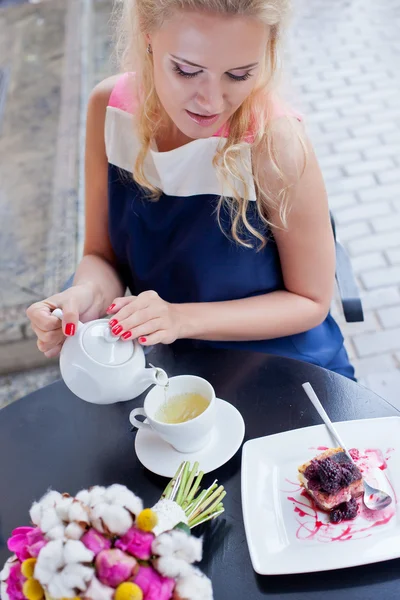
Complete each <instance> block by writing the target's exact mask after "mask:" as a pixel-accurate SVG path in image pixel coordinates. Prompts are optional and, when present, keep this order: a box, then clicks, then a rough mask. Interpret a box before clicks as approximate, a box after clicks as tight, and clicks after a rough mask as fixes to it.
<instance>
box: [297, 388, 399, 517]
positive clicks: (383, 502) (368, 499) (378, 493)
mask: <svg viewBox="0 0 400 600" xmlns="http://www.w3.org/2000/svg"><path fill="white" fill-rule="evenodd" d="M303 389H304V391H305V393H306V394H307V396H308V397H309V399H310V400H311V402H312V404H313V405H314V407H315V408H316V410H317V411H318V413H319V415H320V417H321V419H322V420H323V422H324V423H325V425H326V426H327V428H328V429H329V431H330V433H331V434H332V436H333V437H334V439H335V440H336V442H337V443H338V444H339V446H341V447H342V448H343V450H344V451H345V453H346V454H347V456H348V457H349V459H350V460H351V462H352V463H353V464H356V463H355V462H354V460H353V458H352V456H351V454H350V452H349V451H348V450H347V448H346V446H345V445H344V444H343V442H342V440H341V439H340V436H339V434H338V432H337V431H336V429H335V428H334V426H333V423H332V421H331V420H330V418H329V417H328V415H327V414H326V412H325V409H324V407H323V406H322V404H321V402H320V401H319V400H318V397H317V394H316V393H315V392H314V390H313V388H312V386H311V384H310V383H308V382H307V383H303ZM363 484H364V497H363V500H364V504H365V506H366V507H367V508H369V509H370V510H382V509H383V508H386V506H389V504H391V502H392V498H391V497H390V496H389V494H387V493H386V492H383V491H382V490H377V489H376V488H373V487H372V486H370V485H369V484H368V483H367V482H366V481H365V479H364V477H363Z"/></svg>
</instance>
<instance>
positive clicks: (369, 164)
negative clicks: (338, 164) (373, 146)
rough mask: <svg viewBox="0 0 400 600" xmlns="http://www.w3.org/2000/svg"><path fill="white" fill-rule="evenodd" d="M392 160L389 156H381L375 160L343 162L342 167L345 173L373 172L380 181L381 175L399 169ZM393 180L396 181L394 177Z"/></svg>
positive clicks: (383, 175)
mask: <svg viewBox="0 0 400 600" xmlns="http://www.w3.org/2000/svg"><path fill="white" fill-rule="evenodd" d="M394 167H395V163H394V160H393V159H391V158H381V159H376V160H360V161H358V162H353V163H351V164H344V165H343V169H344V171H345V173H346V174H347V175H361V174H363V173H374V174H376V175H377V177H378V180H380V181H381V179H380V178H381V177H385V176H387V175H388V174H389V173H393V172H396V173H397V172H398V171H399V170H400V169H396V168H394ZM394 181H397V179H395V180H394ZM381 183H391V181H389V182H386V181H383V180H382V181H381Z"/></svg>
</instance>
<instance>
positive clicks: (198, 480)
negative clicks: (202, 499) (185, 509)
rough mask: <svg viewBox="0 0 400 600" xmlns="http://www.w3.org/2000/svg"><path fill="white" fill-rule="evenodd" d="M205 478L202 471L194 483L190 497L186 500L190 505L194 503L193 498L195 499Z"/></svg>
mask: <svg viewBox="0 0 400 600" xmlns="http://www.w3.org/2000/svg"><path fill="white" fill-rule="evenodd" d="M203 477H204V473H203V471H200V473H199V474H198V475H197V477H196V481H195V482H194V485H193V487H192V489H191V490H190V493H189V495H188V496H187V498H186V502H187V504H188V505H189V504H190V503H191V502H192V500H193V498H194V497H195V494H196V492H197V490H198V488H199V486H200V483H201V480H202V479H203Z"/></svg>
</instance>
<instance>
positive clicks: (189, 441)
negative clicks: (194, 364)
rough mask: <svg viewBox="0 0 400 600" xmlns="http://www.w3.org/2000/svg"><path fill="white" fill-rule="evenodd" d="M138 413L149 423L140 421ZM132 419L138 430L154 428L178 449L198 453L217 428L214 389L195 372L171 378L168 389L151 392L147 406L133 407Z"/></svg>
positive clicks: (160, 388)
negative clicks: (215, 427) (215, 424)
mask: <svg viewBox="0 0 400 600" xmlns="http://www.w3.org/2000/svg"><path fill="white" fill-rule="evenodd" d="M138 415H142V416H144V417H146V418H147V421H148V422H147V423H144V422H143V421H139V420H138V419H137V418H136V417H137V416H138ZM129 420H130V422H131V424H132V425H133V426H134V427H137V428H138V429H144V428H145V429H149V428H150V429H152V430H153V431H154V432H155V433H157V434H158V435H159V436H160V437H161V438H162V439H163V440H165V441H166V442H168V443H169V444H171V446H173V447H174V448H175V449H176V450H178V452H198V451H199V450H202V449H203V448H204V447H205V446H206V445H207V444H208V442H209V441H210V438H211V434H212V430H213V427H214V423H215V392H214V389H213V387H212V385H211V384H210V383H209V382H208V381H206V380H205V379H202V378H201V377H196V376H194V375H179V376H177V377H171V378H170V379H169V381H168V386H167V387H166V388H165V389H164V388H162V387H154V388H153V389H152V390H151V391H150V392H149V393H148V394H147V396H146V399H145V401H144V406H143V407H141V408H135V409H134V410H132V412H131V413H130V415H129Z"/></svg>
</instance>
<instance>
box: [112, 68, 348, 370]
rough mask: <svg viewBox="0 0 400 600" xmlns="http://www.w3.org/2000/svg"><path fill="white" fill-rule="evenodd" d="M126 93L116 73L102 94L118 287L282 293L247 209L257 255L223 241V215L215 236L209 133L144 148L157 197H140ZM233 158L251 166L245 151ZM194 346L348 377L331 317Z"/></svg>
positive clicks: (164, 294)
mask: <svg viewBox="0 0 400 600" xmlns="http://www.w3.org/2000/svg"><path fill="white" fill-rule="evenodd" d="M131 89H132V82H131V81H130V76H129V75H124V76H122V77H121V78H120V79H119V80H118V82H117V85H116V86H115V88H114V91H113V93H112V94H111V97H110V101H109V106H108V107H107V113H106V122H105V141H106V152H107V156H108V197H109V235H110V240H111V244H112V247H113V250H114V252H115V255H116V258H117V261H118V265H119V269H120V274H121V277H122V279H123V281H124V283H125V284H126V285H127V287H128V288H129V289H130V290H131V292H132V293H134V294H139V293H141V292H143V291H146V290H155V291H156V292H157V293H158V294H159V295H160V296H161V298H163V299H164V300H166V301H168V302H172V303H187V302H215V301H224V300H235V299H240V298H246V297H250V296H258V295H261V294H267V293H269V292H273V291H275V290H282V289H284V283H283V276H282V270H281V265H280V260H279V254H278V249H277V246H276V244H275V242H274V240H273V237H272V236H271V235H270V234H269V232H268V231H266V230H265V228H264V225H263V224H262V222H261V220H260V219H259V216H258V214H257V210H256V203H255V202H250V203H249V206H250V208H249V214H248V219H249V221H250V223H251V224H252V225H253V226H254V227H255V228H256V229H258V230H259V231H261V232H263V233H264V235H267V236H268V238H269V241H268V243H267V245H266V247H265V248H264V249H263V250H261V251H258V252H257V251H256V250H255V249H252V248H245V247H243V246H240V245H238V244H236V243H235V242H234V241H233V240H232V239H231V238H230V236H229V235H226V234H229V231H230V223H229V218H228V215H226V214H224V213H222V215H221V225H222V229H221V227H220V224H219V223H218V221H217V215H216V206H217V203H218V199H219V197H220V195H221V194H224V195H229V183H228V184H225V188H224V184H223V183H221V182H220V181H219V180H218V178H217V175H216V173H215V170H214V167H213V165H212V159H213V156H214V154H215V150H216V147H217V145H218V143H219V137H218V135H217V136H215V137H212V138H207V139H200V140H194V141H193V142H190V143H189V144H187V145H185V146H183V147H181V148H177V149H175V150H172V151H169V152H163V153H160V152H157V150H156V149H155V148H152V149H151V150H150V152H149V154H148V157H147V158H146V162H145V170H146V175H147V177H148V179H149V180H150V181H151V182H152V183H153V184H154V185H156V186H157V187H158V188H159V189H161V190H162V192H163V193H162V194H161V197H160V199H159V200H158V201H152V200H149V199H148V198H147V197H146V194H145V192H144V190H143V189H142V188H141V187H140V186H139V185H138V184H136V182H135V181H134V180H133V178H132V168H133V165H134V163H135V159H136V156H137V152H138V150H139V141H138V139H137V137H136V135H135V129H134V122H133V117H132V113H133V112H134V109H135V107H134V101H133V99H132V98H133V96H132V91H131ZM242 160H243V161H244V163H245V162H246V161H251V154H250V144H249V146H248V148H245V149H244V151H243V156H242ZM250 164H251V162H250ZM243 173H244V174H245V173H246V169H245V168H244V167H243ZM248 188H249V189H248V193H249V194H250V197H249V200H255V189H254V183H253V182H252V181H251V180H249V181H248ZM268 318H270V315H268V314H266V319H268ZM194 343H195V344H196V345H197V346H199V345H209V346H214V347H223V348H240V349H244V350H251V351H258V352H265V353H270V354H277V355H280V356H286V357H289V358H295V359H298V360H303V361H306V362H310V363H313V364H316V365H319V366H322V367H325V368H327V369H330V370H332V371H335V372H337V373H340V374H342V375H345V376H346V377H349V378H352V379H353V378H354V369H353V367H352V366H351V364H350V363H349V360H348V357H347V353H346V351H345V348H344V346H343V336H342V334H341V332H340V329H339V327H338V325H337V324H336V322H335V320H334V319H333V318H332V316H331V315H328V316H327V318H326V319H325V321H324V322H323V323H321V324H320V325H318V326H317V327H314V328H313V329H311V330H309V331H306V332H304V333H299V334H296V335H289V336H285V337H281V338H276V339H271V340H258V341H248V342H203V341H202V342H194Z"/></svg>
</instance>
